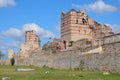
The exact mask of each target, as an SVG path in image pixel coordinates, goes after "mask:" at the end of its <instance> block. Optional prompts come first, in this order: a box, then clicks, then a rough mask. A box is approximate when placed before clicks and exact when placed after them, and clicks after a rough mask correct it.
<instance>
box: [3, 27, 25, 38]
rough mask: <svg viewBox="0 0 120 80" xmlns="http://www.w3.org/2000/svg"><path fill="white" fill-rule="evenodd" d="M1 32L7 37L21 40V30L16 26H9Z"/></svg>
mask: <svg viewBox="0 0 120 80" xmlns="http://www.w3.org/2000/svg"><path fill="white" fill-rule="evenodd" d="M2 34H3V35H4V36H5V37H9V38H11V39H13V40H21V37H22V35H23V34H22V32H21V31H20V30H19V29H16V28H10V29H9V30H7V31H4V32H2Z"/></svg>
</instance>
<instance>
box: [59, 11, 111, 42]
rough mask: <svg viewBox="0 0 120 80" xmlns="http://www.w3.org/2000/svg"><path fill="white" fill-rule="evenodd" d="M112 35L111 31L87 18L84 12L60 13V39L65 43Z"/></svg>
mask: <svg viewBox="0 0 120 80" xmlns="http://www.w3.org/2000/svg"><path fill="white" fill-rule="evenodd" d="M111 34H113V32H112V29H111V28H109V27H108V26H106V25H101V24H99V23H97V22H96V21H94V20H92V19H91V18H89V17H88V16H87V14H86V12H85V11H84V10H81V11H79V12H77V11H75V10H74V9H72V10H70V11H69V12H68V13H64V12H62V13H61V38H62V40H66V41H70V40H71V41H77V40H80V39H85V38H87V39H92V38H93V37H94V38H99V37H104V36H108V35H111Z"/></svg>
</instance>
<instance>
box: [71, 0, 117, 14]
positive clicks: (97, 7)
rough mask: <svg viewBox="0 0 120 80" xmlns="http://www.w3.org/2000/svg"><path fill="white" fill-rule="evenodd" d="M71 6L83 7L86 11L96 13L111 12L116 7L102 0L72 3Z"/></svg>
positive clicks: (115, 9) (114, 10)
mask: <svg viewBox="0 0 120 80" xmlns="http://www.w3.org/2000/svg"><path fill="white" fill-rule="evenodd" d="M72 6H73V7H76V8H78V9H85V10H87V11H93V12H96V13H112V12H116V11H117V10H118V9H117V8H116V7H114V6H112V5H109V4H106V3H104V1H103V0H97V1H96V2H94V3H92V4H86V5H82V6H81V5H77V4H72Z"/></svg>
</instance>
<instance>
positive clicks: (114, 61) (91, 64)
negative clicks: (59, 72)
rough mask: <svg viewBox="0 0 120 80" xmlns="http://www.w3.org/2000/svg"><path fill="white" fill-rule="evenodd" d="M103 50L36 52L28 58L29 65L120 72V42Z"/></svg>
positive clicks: (104, 46) (106, 46) (104, 47)
mask: <svg viewBox="0 0 120 80" xmlns="http://www.w3.org/2000/svg"><path fill="white" fill-rule="evenodd" d="M102 48H103V51H102V52H98V53H91V54H84V52H80V50H74V51H73V50H69V51H61V52H57V53H53V54H45V53H44V52H39V53H34V54H33V55H32V56H31V58H29V59H27V60H26V63H28V64H29V65H35V66H39V67H43V66H48V67H50V68H58V69H78V68H79V69H81V70H90V71H105V70H107V71H110V72H115V73H120V43H114V44H107V45H103V46H102Z"/></svg>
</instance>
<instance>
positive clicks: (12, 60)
mask: <svg viewBox="0 0 120 80" xmlns="http://www.w3.org/2000/svg"><path fill="white" fill-rule="evenodd" d="M10 62H11V66H14V64H15V59H14V58H11V59H10Z"/></svg>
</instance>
